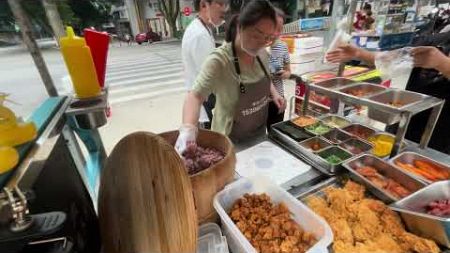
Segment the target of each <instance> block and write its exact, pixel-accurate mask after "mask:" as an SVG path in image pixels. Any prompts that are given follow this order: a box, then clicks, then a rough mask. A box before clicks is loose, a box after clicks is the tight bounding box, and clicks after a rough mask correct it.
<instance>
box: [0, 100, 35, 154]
mask: <svg viewBox="0 0 450 253" xmlns="http://www.w3.org/2000/svg"><path fill="white" fill-rule="evenodd" d="M5 99H6V96H5V95H0V147H2V146H7V147H14V146H17V145H20V144H23V143H26V142H28V141H31V140H33V139H34V138H36V135H37V129H36V126H35V125H34V123H33V122H17V118H16V115H15V114H14V113H13V112H12V111H11V110H10V109H9V108H7V107H6V106H4V105H3V103H4V101H5ZM9 153H10V152H9Z"/></svg>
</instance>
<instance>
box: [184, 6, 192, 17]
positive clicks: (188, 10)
mask: <svg viewBox="0 0 450 253" xmlns="http://www.w3.org/2000/svg"><path fill="white" fill-rule="evenodd" d="M183 14H184V15H185V16H186V17H189V16H190V15H191V14H192V9H191V7H189V6H186V7H184V9H183Z"/></svg>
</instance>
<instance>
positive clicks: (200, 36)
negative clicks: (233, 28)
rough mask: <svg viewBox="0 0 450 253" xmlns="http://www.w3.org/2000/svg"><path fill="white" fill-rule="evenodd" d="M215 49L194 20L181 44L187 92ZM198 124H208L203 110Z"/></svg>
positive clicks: (209, 36)
mask: <svg viewBox="0 0 450 253" xmlns="http://www.w3.org/2000/svg"><path fill="white" fill-rule="evenodd" d="M214 49H215V41H214V38H213V36H212V32H211V33H210V32H209V31H208V30H207V28H206V27H205V26H204V25H203V24H202V22H201V21H200V19H198V18H196V19H194V20H193V21H192V22H191V23H190V24H189V26H188V27H187V28H186V31H185V32H184V35H183V40H182V42H181V56H182V59H183V67H184V76H185V86H186V89H187V90H188V91H190V90H191V89H192V85H194V82H195V79H196V78H197V75H198V74H199V73H200V70H201V68H202V65H203V63H204V62H205V60H206V58H207V57H208V55H209V54H210V53H212V52H213V51H214ZM199 121H200V122H208V121H209V118H208V115H207V114H206V111H205V108H204V107H203V106H202V108H201V110H200V118H199Z"/></svg>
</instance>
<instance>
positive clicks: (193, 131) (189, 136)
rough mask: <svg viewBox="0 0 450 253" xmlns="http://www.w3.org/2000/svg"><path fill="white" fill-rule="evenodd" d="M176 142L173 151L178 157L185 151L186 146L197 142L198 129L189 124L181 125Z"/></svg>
mask: <svg viewBox="0 0 450 253" xmlns="http://www.w3.org/2000/svg"><path fill="white" fill-rule="evenodd" d="M179 132H180V134H179V135H178V139H177V142H176V143H175V150H176V151H177V152H178V154H180V156H181V155H182V154H183V153H184V151H185V150H186V148H187V146H188V144H190V143H195V142H196V141H197V134H198V128H197V127H196V126H194V125H191V124H185V125H182V126H181V127H180V129H179Z"/></svg>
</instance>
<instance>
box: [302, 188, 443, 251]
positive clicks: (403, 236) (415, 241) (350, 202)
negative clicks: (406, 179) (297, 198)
mask: <svg viewBox="0 0 450 253" xmlns="http://www.w3.org/2000/svg"><path fill="white" fill-rule="evenodd" d="M365 190H366V189H365V188H364V186H362V185H360V184H357V183H355V182H352V181H350V180H349V181H347V183H346V184H345V186H344V188H337V187H333V186H330V187H327V188H325V189H324V190H323V192H324V193H325V194H324V197H320V196H317V195H312V196H310V197H307V198H306V199H305V201H306V203H307V205H308V206H309V207H310V208H311V209H313V210H314V211H315V212H316V213H317V214H319V215H320V216H322V217H323V218H324V219H325V220H326V221H327V222H328V224H329V225H330V227H331V229H332V230H333V235H334V243H333V250H334V252H335V253H344V252H345V253H348V252H361V253H363V252H377V253H379V252H389V253H395V252H417V253H421V252H423V253H434V252H440V250H439V248H438V246H437V245H436V243H435V242H434V241H432V240H428V239H424V238H421V237H419V236H416V235H414V234H411V233H408V232H406V231H405V227H404V225H403V223H402V221H401V219H400V217H399V215H398V214H397V213H395V212H394V211H392V210H391V209H389V207H387V206H386V205H385V204H384V203H383V202H381V201H378V200H375V199H371V198H366V197H365V195H364V194H365Z"/></svg>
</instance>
